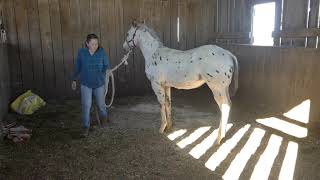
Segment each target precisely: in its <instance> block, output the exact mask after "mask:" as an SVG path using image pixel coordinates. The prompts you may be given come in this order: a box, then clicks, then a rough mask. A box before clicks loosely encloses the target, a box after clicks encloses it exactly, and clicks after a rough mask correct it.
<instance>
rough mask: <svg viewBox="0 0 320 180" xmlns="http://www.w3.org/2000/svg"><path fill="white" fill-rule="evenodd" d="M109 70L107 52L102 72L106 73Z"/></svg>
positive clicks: (104, 54) (104, 56) (104, 55)
mask: <svg viewBox="0 0 320 180" xmlns="http://www.w3.org/2000/svg"><path fill="white" fill-rule="evenodd" d="M108 69H109V58H108V56H107V54H106V53H105V52H103V68H102V72H106V71H107V70H108Z"/></svg>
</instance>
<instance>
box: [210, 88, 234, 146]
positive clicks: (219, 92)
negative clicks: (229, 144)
mask: <svg viewBox="0 0 320 180" xmlns="http://www.w3.org/2000/svg"><path fill="white" fill-rule="evenodd" d="M208 86H209V87H210V89H211V91H212V92H213V95H214V99H215V101H216V102H217V104H218V106H219V108H220V111H221V119H220V126H219V131H218V139H217V143H218V144H220V142H221V140H222V139H223V138H224V137H225V135H226V128H227V123H228V119H229V113H230V108H231V100H230V96H229V90H228V87H214V85H210V84H208Z"/></svg>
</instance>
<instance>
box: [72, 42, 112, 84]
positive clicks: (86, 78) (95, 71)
mask: <svg viewBox="0 0 320 180" xmlns="http://www.w3.org/2000/svg"><path fill="white" fill-rule="evenodd" d="M108 67H109V60H108V57H107V55H106V53H105V51H104V49H103V48H99V49H97V51H96V52H95V53H94V54H93V55H91V54H90V52H89V49H88V48H81V49H79V50H78V56H77V60H76V64H75V70H74V73H73V76H72V79H73V80H77V79H78V77H79V75H80V83H81V84H82V85H84V86H87V87H89V88H98V87H101V86H103V85H104V84H105V78H106V70H107V69H108Z"/></svg>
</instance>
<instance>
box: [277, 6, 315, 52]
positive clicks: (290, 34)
mask: <svg viewBox="0 0 320 180" xmlns="http://www.w3.org/2000/svg"><path fill="white" fill-rule="evenodd" d="M274 1H275V2H276V23H275V33H274V34H273V36H274V38H275V45H281V46H285V47H311V48H315V47H318V45H319V41H317V38H319V37H320V27H319V17H320V14H319V8H320V5H319V2H320V1H319V0H274ZM281 10H282V11H281ZM281 17H282V19H281ZM279 38H281V44H280V41H279V40H280V39H279Z"/></svg>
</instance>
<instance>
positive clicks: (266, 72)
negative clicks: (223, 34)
mask: <svg viewBox="0 0 320 180" xmlns="http://www.w3.org/2000/svg"><path fill="white" fill-rule="evenodd" d="M223 47H224V48H226V49H228V50H230V51H231V52H233V53H234V54H235V55H236V56H237V58H238V61H239V65H240V73H239V74H240V75H239V78H240V79H239V91H238V94H237V96H238V97H240V98H241V99H242V101H241V102H243V103H244V104H245V103H254V104H260V103H262V104H267V105H269V106H274V107H278V108H279V111H280V112H281V110H282V112H286V111H288V110H290V109H291V108H293V107H295V106H297V105H298V104H300V103H301V102H303V101H305V100H307V99H310V100H311V114H310V119H311V120H313V122H312V123H316V122H319V118H320V110H319V106H320V96H319V89H320V79H319V78H318V77H320V71H319V69H320V62H319V57H320V51H319V49H315V48H283V47H263V46H248V45H223ZM317 127H319V125H318V126H317Z"/></svg>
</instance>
